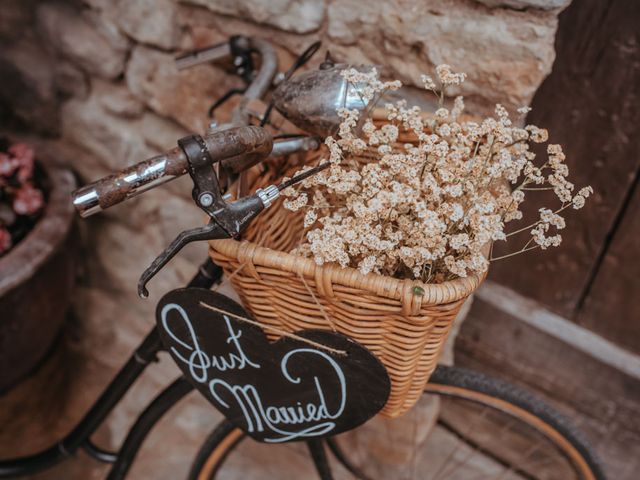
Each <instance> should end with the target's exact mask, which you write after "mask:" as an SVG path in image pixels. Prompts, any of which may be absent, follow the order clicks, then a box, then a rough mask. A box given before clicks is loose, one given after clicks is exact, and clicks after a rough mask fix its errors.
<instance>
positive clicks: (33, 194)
mask: <svg viewBox="0 0 640 480" xmlns="http://www.w3.org/2000/svg"><path fill="white" fill-rule="evenodd" d="M43 206H44V197H43V196H42V192H41V191H40V190H38V189H37V188H34V187H33V185H31V184H28V183H27V184H24V185H23V186H22V187H21V188H20V189H19V190H17V191H16V193H15V195H14V197H13V210H14V211H15V212H16V213H17V214H18V215H33V214H34V213H38V212H39V211H40V210H41V209H42V207H43Z"/></svg>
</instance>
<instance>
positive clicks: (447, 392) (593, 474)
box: [189, 366, 606, 480]
mask: <svg viewBox="0 0 640 480" xmlns="http://www.w3.org/2000/svg"><path fill="white" fill-rule="evenodd" d="M425 393H427V394H436V395H441V396H450V397H458V398H463V399H465V400H471V401H473V402H478V403H480V404H482V405H486V406H488V407H490V408H494V409H496V410H499V411H502V412H504V413H506V414H508V415H510V416H512V417H514V418H517V419H519V420H521V421H522V422H524V423H526V424H527V425H529V426H531V427H532V428H535V430H537V431H538V432H540V433H541V434H543V435H544V436H545V437H547V439H548V440H549V441H550V442H551V443H553V444H554V445H555V446H556V447H557V448H558V449H559V450H560V451H561V452H562V453H563V454H564V455H565V456H566V458H567V459H569V460H570V461H571V463H572V465H573V466H574V468H575V469H576V473H578V474H579V475H580V478H581V480H606V477H605V475H604V471H603V469H602V467H601V466H600V462H599V460H598V459H597V457H596V455H595V453H594V452H593V450H592V448H591V447H590V446H589V444H588V442H587V441H586V440H585V439H584V438H582V436H581V434H580V433H579V432H578V431H577V430H576V429H575V428H573V427H572V426H571V425H570V423H569V421H568V420H567V419H566V418H565V417H564V416H562V415H561V414H560V413H558V412H557V411H556V410H555V409H553V408H552V407H550V406H549V405H547V404H546V403H545V402H543V401H542V400H540V399H539V398H537V397H536V396H534V395H533V394H531V393H530V392H527V391H526V390H524V389H521V388H519V387H517V386H515V385H513V384H511V383H508V382H505V381H502V380H498V379H496V378H493V377H490V376H488V375H485V374H481V373H478V372H474V371H471V370H467V369H463V368H460V367H448V366H438V367H437V368H436V370H435V372H434V373H433V375H432V376H431V379H430V380H429V384H428V385H427V387H426V389H425ZM245 438H246V435H245V434H244V433H243V432H242V431H241V430H239V429H238V428H235V427H234V426H233V425H231V424H230V423H229V422H227V421H223V422H221V423H220V424H219V425H218V426H217V427H216V428H215V429H214V430H213V432H212V433H211V434H210V435H209V436H208V437H207V439H206V440H205V442H204V443H203V445H202V447H201V448H200V450H199V451H198V454H197V455H196V457H195V459H194V462H193V464H192V468H191V471H190V473H189V480H213V479H214V478H215V476H216V474H217V473H218V472H219V469H220V468H221V466H222V465H223V464H224V462H225V460H226V459H227V457H228V456H229V454H231V453H232V452H233V450H234V449H235V448H236V447H237V446H238V444H239V443H240V442H241V441H242V440H244V439H245Z"/></svg>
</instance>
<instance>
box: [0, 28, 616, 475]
mask: <svg viewBox="0 0 640 480" xmlns="http://www.w3.org/2000/svg"><path fill="white" fill-rule="evenodd" d="M318 47H319V44H314V45H313V46H312V47H310V48H309V49H308V50H307V51H306V52H304V53H303V54H302V55H301V56H300V57H299V58H298V60H297V61H296V62H295V63H294V65H293V66H292V67H291V68H290V69H289V70H288V71H287V72H286V73H278V64H277V58H276V54H275V50H274V49H273V47H272V46H271V45H270V44H269V43H268V42H266V41H264V40H261V39H257V38H247V37H242V36H236V37H232V38H231V39H230V40H229V41H228V42H226V43H224V44H221V45H216V46H213V47H209V48H205V49H201V50H198V51H194V52H190V53H188V54H185V55H183V56H181V57H179V58H178V59H177V64H178V67H180V68H188V67H190V66H193V65H197V64H199V63H202V62H210V61H219V60H221V59H223V58H230V59H231V60H232V63H233V68H234V70H235V73H236V74H238V75H240V76H241V77H242V78H243V79H244V80H245V82H246V84H247V87H246V88H245V89H240V90H232V91H230V92H228V93H227V94H226V95H224V96H223V97H222V98H221V99H220V100H219V101H217V102H216V103H215V104H214V105H212V108H211V111H210V114H211V115H212V116H213V114H214V113H215V110H216V109H217V107H219V106H220V105H221V104H222V103H224V102H225V101H226V100H227V99H229V98H230V97H232V96H234V95H238V96H239V97H240V102H239V105H238V106H237V107H236V108H235V109H234V110H233V115H232V119H231V122H230V123H229V124H224V125H217V124H215V122H212V125H211V128H210V130H209V132H207V134H206V135H204V136H199V135H193V136H189V137H186V138H183V139H181V140H180V141H179V142H178V147H176V148H174V149H172V150H170V151H168V152H166V153H164V154H162V155H159V156H156V157H153V158H151V159H149V160H146V161H144V162H141V163H139V164H137V165H134V166H133V167H130V168H128V169H126V170H123V171H121V172H119V173H117V174H115V175H112V176H110V177H106V178H104V179H102V180H99V181H97V182H95V183H93V184H90V185H87V186H85V187H83V188H81V189H79V190H78V191H77V192H76V194H75V195H74V204H75V206H76V208H77V209H78V211H79V213H80V214H81V215H82V216H83V217H86V216H89V215H92V214H94V213H96V212H99V211H100V210H103V209H105V208H108V207H110V206H112V205H115V204H117V203H120V202H122V201H124V200H126V199H128V198H131V197H133V196H135V195H138V194H140V193H142V192H144V191H146V190H148V189H150V188H154V187H156V186H158V185H161V184H163V183H165V182H168V181H170V180H172V179H174V178H176V177H178V176H180V175H183V174H187V173H188V174H189V175H190V176H191V178H192V179H193V182H194V189H193V200H194V202H195V203H196V205H197V206H198V207H199V208H201V209H202V210H203V211H204V212H206V213H207V215H208V216H209V217H210V221H209V223H208V224H207V225H205V226H202V227H198V228H194V229H192V230H189V231H186V232H183V233H181V234H180V235H179V236H178V237H177V238H176V240H175V241H174V242H173V243H172V244H171V245H170V246H169V247H168V248H167V249H166V250H165V251H164V252H163V253H162V254H161V255H160V256H159V257H158V258H157V259H156V260H155V261H154V262H153V263H152V265H151V266H150V267H149V268H148V269H147V270H146V271H145V272H144V273H143V274H142V276H141V279H140V283H139V285H138V290H139V293H140V295H141V296H143V297H144V296H145V295H146V293H147V290H146V285H147V282H148V281H149V280H150V279H151V278H152V277H153V276H154V275H155V274H156V273H157V272H158V271H159V270H160V269H161V268H162V267H163V266H164V265H165V264H166V263H167V262H168V261H170V259H171V258H172V257H173V256H174V255H175V254H177V253H178V252H179V250H180V249H181V248H182V247H183V246H184V245H185V244H187V243H189V242H192V241H200V240H210V239H215V238H232V237H237V236H239V235H240V234H241V233H242V232H243V231H244V230H245V228H247V226H248V225H249V224H250V223H251V221H252V220H253V219H254V218H256V216H257V215H259V214H260V212H261V211H262V210H264V209H265V208H268V207H269V206H271V205H272V204H273V202H274V201H275V200H276V199H277V198H278V196H279V192H280V191H281V190H282V189H284V188H286V187H288V186H290V185H292V184H295V183H296V182H298V181H301V180H302V179H303V178H305V177H307V176H309V175H312V174H314V173H315V172H317V171H318V170H320V169H321V168H323V167H324V165H320V166H318V167H316V168H314V169H311V170H309V171H307V172H305V173H304V174H302V175H300V176H298V177H294V178H292V179H290V180H288V181H286V182H284V183H281V184H279V185H278V184H275V185H270V186H268V187H265V188H261V189H258V190H257V191H256V192H255V193H253V194H247V192H246V189H247V184H246V182H245V181H244V178H243V175H242V173H243V172H244V171H246V170H248V169H249V168H250V167H252V166H254V165H257V164H258V163H259V162H261V161H262V160H264V159H266V158H267V157H270V156H271V157H278V156H283V155H287V154H291V153H295V152H304V151H309V150H314V149H317V148H319V145H320V143H321V136H322V134H323V132H326V131H327V129H330V128H332V127H333V126H335V123H336V117H335V109H336V107H337V106H340V105H345V103H346V102H348V101H349V99H348V98H347V97H346V96H345V89H344V85H343V84H341V83H340V79H339V78H338V77H336V76H335V75H333V76H331V74H332V72H333V73H335V72H336V71H337V69H338V67H336V66H334V65H333V63H332V61H331V59H329V58H328V59H327V60H326V61H325V62H324V63H323V65H322V66H321V69H320V70H318V71H317V72H316V73H317V76H315V77H310V78H312V80H313V81H311V82H307V83H308V85H311V86H312V87H313V88H315V89H316V90H315V91H314V92H313V93H314V98H316V99H317V100H318V101H317V102H315V104H314V105H311V106H310V105H308V104H305V105H301V102H296V101H295V99H296V94H297V93H298V92H296V90H295V88H293V87H291V89H290V91H288V92H287V95H286V97H287V98H288V99H289V100H290V101H289V102H288V103H287V105H284V106H283V105H275V107H276V109H278V110H281V111H283V113H285V117H287V118H288V119H290V120H291V121H292V122H293V123H294V124H295V125H296V126H298V127H302V128H301V129H302V130H306V131H308V132H311V133H312V134H290V133H284V134H276V135H275V136H274V135H272V134H270V133H269V132H268V131H267V130H266V129H265V128H263V127H266V126H267V124H269V125H271V127H272V128H273V125H274V124H275V122H270V117H271V113H272V111H273V110H274V104H273V102H271V103H269V104H267V105H266V106H265V105H264V104H263V103H261V99H262V98H263V97H265V95H266V94H267V93H268V92H269V91H270V90H271V89H272V88H273V87H274V86H276V85H280V87H279V88H281V89H286V88H287V81H288V79H289V78H290V77H291V76H292V75H293V73H294V71H295V70H296V69H297V68H298V67H299V66H301V65H302V64H304V63H305V62H306V61H307V60H308V59H309V58H310V57H311V56H312V55H313V54H314V53H315V51H316V50H317V49H318ZM256 65H259V68H257V69H256ZM291 99H293V101H291ZM256 106H258V107H260V106H264V109H263V110H262V111H261V112H258V113H256V108H258V107H256ZM356 107H357V106H356ZM287 109H288V110H287ZM318 134H319V136H318ZM238 177H239V178H238ZM230 188H233V189H235V190H236V191H235V192H234V196H235V198H237V200H235V201H229V199H230V197H229V196H228V194H227V193H228V192H227V191H228V190H229V189H230ZM222 278H223V271H222V269H221V268H220V267H218V266H217V265H215V264H214V263H213V262H212V261H211V260H210V259H207V260H206V261H205V262H204V263H203V264H202V266H201V267H200V269H199V271H198V272H197V274H196V275H195V276H194V277H193V279H192V280H191V282H189V284H188V286H187V290H188V289H194V290H197V289H209V288H211V287H212V286H213V285H216V284H219V283H220V282H221V281H222ZM220 297H222V296H220ZM221 302H222V303H221V304H219V305H218V307H220V308H222V307H223V306H224V305H222V304H224V302H226V300H221ZM213 308H217V307H215V306H214V307H213ZM167 350H168V348H167V346H166V344H165V343H163V342H162V339H161V334H160V332H159V328H158V327H154V328H153V329H152V330H151V331H150V332H149V334H148V335H147V336H146V337H145V338H144V339H143V340H142V342H141V343H140V345H139V346H138V347H137V348H136V350H135V351H134V352H133V354H132V355H131V357H130V358H129V360H128V361H127V363H126V364H125V365H124V366H123V367H122V369H121V370H120V372H119V373H118V374H117V375H116V377H115V378H114V379H113V381H112V382H111V383H110V385H108V386H107V387H106V389H105V390H104V392H103V393H102V395H101V396H100V397H99V398H98V400H97V401H96V402H95V404H94V405H93V406H92V407H91V408H90V410H89V411H88V412H87V413H86V415H85V416H84V418H83V419H82V420H81V421H80V422H79V423H78V424H77V425H76V426H75V428H74V429H73V430H72V431H71V432H70V433H69V434H68V435H67V436H66V437H64V438H63V439H61V440H60V441H58V442H57V443H56V444H55V445H53V446H51V447H50V448H49V449H47V450H45V451H42V452H39V453H36V454H33V455H31V456H27V457H24V458H18V459H9V460H2V461H0V477H2V478H13V477H20V476H25V475H32V474H35V473H37V472H40V471H43V470H45V469H47V468H50V467H52V466H54V465H56V464H58V463H59V462H62V461H63V460H66V459H69V458H71V457H73V455H74V454H75V453H76V452H77V451H78V450H84V451H85V452H86V453H87V454H88V455H90V456H91V457H93V458H95V459H96V460H97V461H100V462H105V463H109V464H111V469H110V472H109V474H108V476H107V478H108V479H110V480H115V479H122V478H125V477H126V475H127V473H128V471H129V469H130V467H131V465H132V463H133V462H134V460H135V457H136V454H137V452H138V450H139V448H140V446H141V445H142V443H143V441H144V440H145V438H146V436H147V435H148V434H149V432H150V431H151V430H152V429H153V427H154V425H155V424H156V423H157V422H158V421H159V420H160V419H161V418H162V417H163V415H164V414H165V413H167V411H168V410H169V409H171V408H172V407H174V406H175V405H176V404H177V403H178V402H179V401H180V399H182V398H184V397H185V396H186V395H188V394H189V393H191V392H192V391H193V390H194V385H193V382H190V381H188V379H187V378H186V377H185V376H182V377H180V378H178V379H176V380H175V381H174V382H173V383H171V384H170V385H169V386H168V387H166V389H165V390H163V391H162V392H160V393H159V394H158V395H157V397H156V398H155V399H154V400H153V401H152V402H151V403H150V404H149V405H148V406H147V407H146V408H145V410H144V411H143V412H142V413H141V414H140V416H139V417H138V419H137V421H136V422H135V423H134V424H133V425H132V426H131V429H130V430H129V432H128V435H127V437H126V439H125V440H124V442H123V444H122V445H121V446H120V448H119V449H118V450H117V451H108V450H106V449H103V448H101V447H99V446H97V445H96V444H95V443H94V442H93V441H92V439H91V437H92V435H93V434H94V432H95V431H96V430H97V429H98V427H99V426H100V425H101V424H102V423H103V422H104V420H105V418H106V417H107V415H108V414H109V413H110V412H111V411H112V410H113V409H114V408H115V407H116V405H117V404H118V403H119V401H120V400H121V399H122V397H123V396H124V395H125V394H126V393H127V391H128V390H129V388H130V387H131V386H132V384H133V383H134V382H135V381H136V379H137V378H138V377H139V376H140V375H141V374H142V373H143V372H144V371H145V369H146V368H147V366H149V365H150V364H151V363H153V362H154V360H155V359H156V356H157V355H158V354H159V353H161V352H166V351H167ZM365 381H366V379H365ZM421 401H422V402H426V403H429V402H431V403H432V404H437V406H438V408H437V409H434V410H433V411H434V412H437V414H436V415H435V417H434V418H431V419H429V420H428V421H430V422H432V425H431V427H430V428H429V429H427V430H429V432H430V433H429V434H428V435H426V436H423V437H424V438H421V439H420V441H419V442H418V441H416V442H415V445H413V446H412V452H411V455H410V456H409V457H407V458H409V460H408V461H406V462H405V463H406V464H404V465H400V464H397V465H395V466H394V467H395V468H396V471H395V473H394V474H393V478H422V479H431V480H437V479H489V478H493V479H560V480H571V479H580V480H603V479H604V478H605V476H604V473H603V470H602V468H601V467H600V464H599V462H598V460H597V458H596V456H595V454H594V452H593V450H592V449H591V448H590V447H589V445H588V444H587V443H586V442H585V441H584V440H583V439H582V438H581V436H580V435H579V433H578V432H576V430H575V429H574V428H573V427H572V426H571V425H570V424H569V422H568V421H567V420H566V419H565V418H563V417H562V416H561V415H560V414H559V413H558V412H556V411H555V410H554V409H553V408H551V407H550V406H548V405H547V404H546V403H544V402H543V401H541V400H540V399H538V398H537V397H535V396H534V395H532V394H530V393H528V392H526V391H524V390H522V389H520V388H518V387H516V386H514V385H512V384H509V383H506V382H504V381H501V380H497V379H495V378H491V377H488V376H486V375H483V374H480V373H476V372H472V371H469V370H465V369H462V368H458V367H450V366H439V367H438V368H437V369H436V370H435V372H434V373H433V375H432V376H431V377H430V380H429V383H428V384H427V386H426V389H425V391H424V394H423V398H422V400H421ZM409 415H410V414H409ZM425 421H427V420H426V419H424V418H419V417H417V418H415V420H414V427H415V428H417V426H418V424H419V422H425ZM391 425H393V424H391ZM362 428H366V427H362ZM352 433H353V432H347V433H344V434H342V435H337V436H327V435H318V437H317V438H314V437H313V435H311V436H309V437H302V438H301V439H302V440H304V441H305V442H306V444H307V446H308V450H309V453H310V457H311V461H309V462H308V466H309V473H308V477H309V478H310V477H313V476H319V477H320V478H322V479H331V478H357V479H373V478H391V477H390V476H389V475H390V474H389V466H388V465H386V466H384V465H381V464H380V462H378V461H377V455H376V454H375V452H368V451H367V448H368V447H367V445H365V446H364V447H362V446H359V445H357V443H356V442H357V440H356V439H357V435H356V436H354V435H352ZM356 433H357V432H356ZM329 435H330V432H329ZM369 435H371V433H369ZM375 435H378V436H379V438H376V439H375V440H376V442H377V444H378V448H385V444H386V442H391V441H392V440H390V439H391V436H390V435H389V434H388V432H387V434H385V433H383V432H379V431H378V432H377V433H375ZM385 435H386V437H385ZM250 443H251V444H254V443H255V442H253V441H252V440H251V439H249V437H248V435H247V432H246V431H244V430H243V429H240V428H238V427H237V426H236V424H234V423H232V422H231V421H229V420H225V421H222V422H221V423H220V424H219V425H217V426H215V428H213V430H212V432H211V434H210V435H209V436H208V438H207V439H206V441H205V442H204V444H203V445H202V447H201V448H200V450H199V452H197V454H196V456H195V460H194V462H193V465H192V468H191V471H190V472H185V475H186V476H187V478H189V479H198V480H208V479H214V478H222V479H224V478H228V477H227V473H228V472H230V471H232V472H233V471H235V472H237V471H238V470H239V469H242V459H243V458H244V456H246V455H250V454H251V452H252V451H253V450H252V449H247V447H248V445H249V444H250ZM254 447H255V446H254ZM259 448H261V449H268V451H267V453H266V454H265V458H274V457H275V456H276V455H275V454H273V453H271V452H273V451H275V450H276V449H278V448H282V447H278V446H277V445H275V444H273V443H264V444H262V445H261V446H260V447H259ZM285 455H287V453H286V452H285ZM264 472H266V473H268V474H270V476H271V477H273V478H286V477H287V472H286V471H280V472H273V471H272V470H270V469H269V466H268V465H264V466H263V473H264ZM314 472H315V473H314ZM381 475H385V477H381ZM305 477H306V475H305Z"/></svg>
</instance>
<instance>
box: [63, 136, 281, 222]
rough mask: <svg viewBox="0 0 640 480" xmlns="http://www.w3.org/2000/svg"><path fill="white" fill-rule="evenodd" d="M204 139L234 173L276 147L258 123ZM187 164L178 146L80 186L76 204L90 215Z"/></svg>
mask: <svg viewBox="0 0 640 480" xmlns="http://www.w3.org/2000/svg"><path fill="white" fill-rule="evenodd" d="M203 139H204V141H205V144H206V145H207V148H208V150H209V154H210V155H211V158H212V159H213V161H214V163H215V162H221V163H222V165H223V167H224V168H225V169H227V170H229V171H232V172H234V173H239V172H241V171H243V170H246V169H247V168H250V167H251V166H253V165H255V164H256V163H258V162H260V161H261V160H262V159H263V158H265V157H266V156H267V155H269V153H270V152H271V149H272V148H273V138H272V137H271V135H270V134H269V133H268V132H267V131H266V130H264V129H263V128H260V127H255V126H243V127H235V128H230V129H227V130H223V131H221V132H214V133H210V134H207V135H206V136H205V137H204V138H203ZM187 168H188V163H187V157H186V155H185V154H184V152H183V151H182V149H181V148H179V147H176V148H173V149H171V150H169V151H168V152H165V153H163V154H161V155H158V156H155V157H152V158H150V159H148V160H145V161H143V162H140V163H137V164H135V165H133V166H131V167H129V168H126V169H124V170H122V171H120V172H118V173H115V174H113V175H110V176H108V177H105V178H102V179H100V180H97V181H95V182H93V183H91V184H89V185H86V186H84V187H82V188H79V189H78V190H76V191H75V192H73V194H72V198H73V205H74V206H75V208H76V210H77V211H78V213H79V214H80V216H81V217H89V216H91V215H93V214H94V213H97V212H100V211H102V210H105V209H106V208H109V207H112V206H113V205H117V204H118V203H120V202H123V201H124V200H127V199H129V198H131V197H134V196H136V195H138V194H140V193H142V192H145V191H147V190H150V189H152V188H154V187H157V186H158V185H161V184H163V183H166V182H169V181H171V180H173V179H174V178H177V177H179V176H181V175H184V174H185V173H187Z"/></svg>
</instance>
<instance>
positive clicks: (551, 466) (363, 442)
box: [189, 366, 605, 480]
mask: <svg viewBox="0 0 640 480" xmlns="http://www.w3.org/2000/svg"><path fill="white" fill-rule="evenodd" d="M398 422H402V425H400V424H399V423H398ZM400 426H401V428H399V427H400ZM245 438H246V437H245V435H244V434H243V433H242V432H241V431H240V430H238V429H236V428H234V427H233V426H232V425H230V424H229V423H227V422H223V423H222V424H220V425H219V426H218V427H217V428H216V429H215V430H214V431H213V432H212V433H211V435H210V436H209V437H208V438H207V440H206V442H205V443H204V445H203V446H202V448H201V449H200V451H199V453H198V455H197V457H196V459H195V461H194V464H193V467H192V470H191V473H190V477H189V478H190V479H191V480H211V479H217V480H228V479H240V478H252V479H268V478H285V476H286V478H305V479H306V478H317V474H316V473H315V469H314V467H313V464H312V462H311V460H310V457H309V456H308V453H307V451H306V448H305V445H304V444H300V443H289V444H283V445H278V446H276V445H265V444H260V443H258V442H254V441H243V440H244V439H245ZM327 443H328V444H329V446H330V450H331V451H332V453H334V457H335V458H334V459H333V461H332V467H333V475H334V478H336V479H338V478H340V479H342V478H345V479H347V478H360V479H387V478H389V479H405V478H407V479H410V478H419V479H426V480H445V479H446V480H485V479H496V480H525V479H526V480H533V479H536V480H537V479H540V480H604V479H605V476H604V474H603V472H602V469H601V468H600V466H599V463H598V461H597V459H596V458H595V455H594V454H593V452H592V451H591V449H590V448H589V446H588V445H587V443H586V442H585V441H584V440H582V439H581V438H580V436H579V435H578V434H577V433H576V431H575V430H574V429H573V428H572V427H571V426H570V425H569V423H568V422H567V421H566V420H565V419H564V418H563V417H562V416H561V415H560V414H558V413H557V412H556V411H555V410H554V409H552V408H551V407H549V406H548V405H546V404H545V403H544V402H542V401H541V400H539V399H538V398H536V397H535V396H533V395H531V394H530V393H528V392H526V391H524V390H522V389H520V388H518V387H516V386H514V385H512V384H509V383H506V382H503V381H500V380H496V379H494V378H491V377H488V376H486V375H483V374H479V373H475V372H472V371H469V370H465V369H461V368H458V367H444V366H439V367H438V368H437V369H436V371H435V372H434V374H433V376H432V377H431V380H430V382H429V384H428V385H427V387H426V390H425V393H424V395H423V397H422V398H421V400H420V401H419V403H418V405H417V406H416V408H414V409H413V410H412V411H410V412H409V413H407V414H406V415H405V416H403V417H401V418H400V419H397V420H385V419H377V418H376V419H374V420H372V421H370V422H368V423H367V424H365V425H364V426H362V427H360V428H358V429H356V430H353V431H351V432H347V433H345V434H342V435H339V436H337V437H334V438H332V439H331V440H329V441H328V442H327ZM407 446H408V447H407ZM278 450H280V452H279V451H278Z"/></svg>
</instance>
